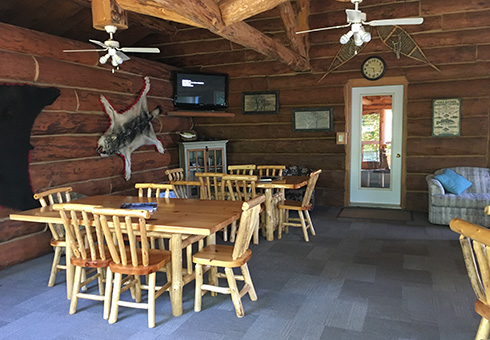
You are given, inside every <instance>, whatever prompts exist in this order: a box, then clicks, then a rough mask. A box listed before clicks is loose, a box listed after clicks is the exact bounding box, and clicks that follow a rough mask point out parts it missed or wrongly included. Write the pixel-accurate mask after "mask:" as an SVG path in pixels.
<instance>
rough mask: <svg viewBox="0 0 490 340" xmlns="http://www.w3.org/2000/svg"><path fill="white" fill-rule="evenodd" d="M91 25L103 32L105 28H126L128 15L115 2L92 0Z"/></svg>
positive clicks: (110, 0)
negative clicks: (109, 26)
mask: <svg viewBox="0 0 490 340" xmlns="http://www.w3.org/2000/svg"><path fill="white" fill-rule="evenodd" d="M92 23H93V26H94V28H95V29H98V30H101V31H105V26H107V25H112V26H116V27H117V29H118V30H125V29H127V28H128V14H127V12H126V11H125V10H124V9H122V8H121V7H119V5H118V4H117V3H116V0H92Z"/></svg>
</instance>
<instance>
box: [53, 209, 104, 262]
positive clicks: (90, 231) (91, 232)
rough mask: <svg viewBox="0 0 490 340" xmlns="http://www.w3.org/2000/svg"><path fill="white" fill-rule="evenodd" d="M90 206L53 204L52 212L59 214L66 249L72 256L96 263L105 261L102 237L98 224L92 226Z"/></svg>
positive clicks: (92, 219)
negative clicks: (68, 248) (100, 260)
mask: <svg viewBox="0 0 490 340" xmlns="http://www.w3.org/2000/svg"><path fill="white" fill-rule="evenodd" d="M96 207H97V206H95V205H90V204H76V203H61V204H58V203H57V204H53V207H52V208H53V210H55V211H59V212H60V217H61V219H62V220H63V226H64V227H65V235H66V242H67V245H66V246H67V247H68V246H69V247H70V248H71V250H72V252H73V256H75V257H76V258H79V259H84V260H87V261H89V260H92V261H96V260H99V259H102V260H106V259H107V256H106V252H105V247H104V235H103V232H102V229H101V227H100V224H98V223H95V224H94V218H93V215H92V213H91V212H92V210H93V209H94V208H96Z"/></svg>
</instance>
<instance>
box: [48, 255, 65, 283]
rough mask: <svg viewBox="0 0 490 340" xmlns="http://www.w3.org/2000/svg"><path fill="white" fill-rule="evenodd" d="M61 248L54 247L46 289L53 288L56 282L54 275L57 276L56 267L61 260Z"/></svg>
mask: <svg viewBox="0 0 490 340" xmlns="http://www.w3.org/2000/svg"><path fill="white" fill-rule="evenodd" d="M61 251H62V248H61V247H54V257H53V264H52V265H51V273H50V274H49V281H48V287H53V286H54V284H55V282H56V274H58V271H59V269H58V266H59V264H60V260H61Z"/></svg>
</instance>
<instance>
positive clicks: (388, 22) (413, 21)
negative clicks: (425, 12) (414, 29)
mask: <svg viewBox="0 0 490 340" xmlns="http://www.w3.org/2000/svg"><path fill="white" fill-rule="evenodd" d="M423 22H424V18H400V19H383V20H373V21H369V22H363V24H366V25H369V26H394V25H420V24H421V23H423Z"/></svg>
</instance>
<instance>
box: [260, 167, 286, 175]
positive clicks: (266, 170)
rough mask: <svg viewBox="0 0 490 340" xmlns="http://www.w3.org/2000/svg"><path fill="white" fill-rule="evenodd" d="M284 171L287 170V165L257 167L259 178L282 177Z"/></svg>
mask: <svg viewBox="0 0 490 340" xmlns="http://www.w3.org/2000/svg"><path fill="white" fill-rule="evenodd" d="M283 170H286V166H285V165H257V172H258V175H259V177H262V176H282V172H283Z"/></svg>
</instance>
